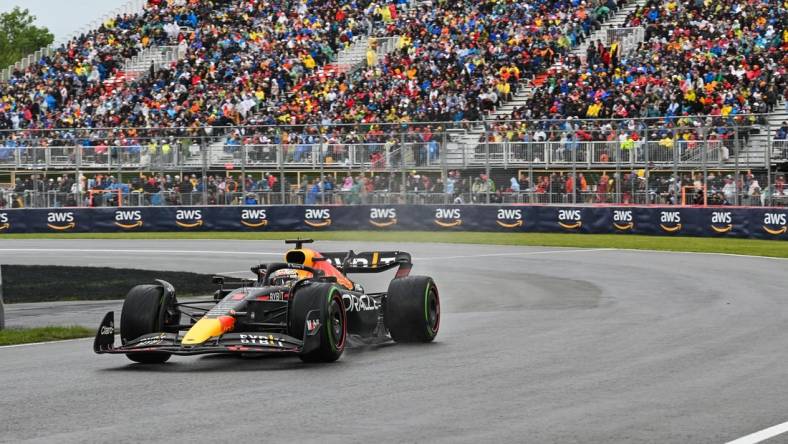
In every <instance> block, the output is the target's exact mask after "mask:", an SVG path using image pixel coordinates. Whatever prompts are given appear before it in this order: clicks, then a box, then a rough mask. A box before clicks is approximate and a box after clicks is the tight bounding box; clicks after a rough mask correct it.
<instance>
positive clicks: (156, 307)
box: [120, 285, 180, 364]
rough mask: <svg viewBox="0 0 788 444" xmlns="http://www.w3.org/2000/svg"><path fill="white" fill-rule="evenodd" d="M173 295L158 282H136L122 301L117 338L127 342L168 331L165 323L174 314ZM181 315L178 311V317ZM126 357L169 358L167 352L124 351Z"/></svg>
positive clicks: (146, 360) (148, 360) (152, 361)
mask: <svg viewBox="0 0 788 444" xmlns="http://www.w3.org/2000/svg"><path fill="white" fill-rule="evenodd" d="M175 304H176V300H175V296H174V295H171V294H169V293H167V292H165V291H164V288H163V287H162V286H160V285H137V286H136V287H134V288H132V289H131V290H130V291H129V293H128V294H127V295H126V300H125V301H123V309H122V310H121V314H120V341H121V343H122V344H123V345H126V343H127V342H129V341H132V340H134V339H136V338H139V337H140V336H142V335H147V334H150V333H159V332H165V331H167V327H166V326H167V325H168V324H171V323H173V322H175V323H177V322H178V321H179V320H180V319H178V320H173V318H174V317H175V314H176V313H178V312H177V310H175ZM179 317H180V316H179V315H178V318H179ZM126 357H128V358H129V359H131V360H132V361H134V362H139V363H142V364H160V363H162V362H166V361H167V360H168V359H170V354H169V353H158V352H154V353H127V354H126Z"/></svg>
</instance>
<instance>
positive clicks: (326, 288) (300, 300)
mask: <svg viewBox="0 0 788 444" xmlns="http://www.w3.org/2000/svg"><path fill="white" fill-rule="evenodd" d="M312 310H320V327H319V328H322V329H323V331H321V332H320V346H319V347H318V348H316V349H314V350H311V351H309V352H306V353H301V354H299V355H298V356H299V357H300V358H301V360H302V361H304V362H333V361H336V360H337V359H339V357H340V356H342V352H343V351H345V344H346V343H347V313H345V306H344V305H343V303H342V294H341V293H340V292H339V288H337V287H336V285H334V284H330V283H328V284H326V283H312V284H309V285H307V286H305V287H301V288H298V289H297V290H296V291H295V294H294V296H293V300H292V302H291V306H290V315H289V318H290V324H289V325H288V331H289V335H290V336H292V337H294V338H297V339H302V340H303V339H305V338H304V324H305V323H306V318H307V315H308V314H309V312H310V311H312Z"/></svg>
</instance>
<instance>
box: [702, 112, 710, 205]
mask: <svg viewBox="0 0 788 444" xmlns="http://www.w3.org/2000/svg"><path fill="white" fill-rule="evenodd" d="M708 134H709V133H708V128H707V127H705V126H703V127H701V128H700V137H701V140H702V141H703V151H702V152H701V166H702V167H703V206H704V207H705V206H706V202H708V201H709V180H708V178H709V163H708V156H709V141H708V140H707V139H706V138H707V137H708Z"/></svg>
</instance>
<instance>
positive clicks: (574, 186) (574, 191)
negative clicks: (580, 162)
mask: <svg viewBox="0 0 788 444" xmlns="http://www.w3.org/2000/svg"><path fill="white" fill-rule="evenodd" d="M572 142H574V143H575V145H573V146H572V203H573V204H576V203H577V191H578V189H579V188H578V185H579V184H578V183H577V148H578V147H577V145H576V143H577V140H573V141H572Z"/></svg>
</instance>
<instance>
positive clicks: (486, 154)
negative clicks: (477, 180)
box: [482, 113, 490, 203]
mask: <svg viewBox="0 0 788 444" xmlns="http://www.w3.org/2000/svg"><path fill="white" fill-rule="evenodd" d="M482 123H483V124H484V174H485V176H486V177H487V183H485V184H484V194H485V196H486V197H485V203H490V189H489V188H488V184H489V181H490V134H489V132H488V131H489V128H488V127H487V119H486V117H485V116H484V113H482Z"/></svg>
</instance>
